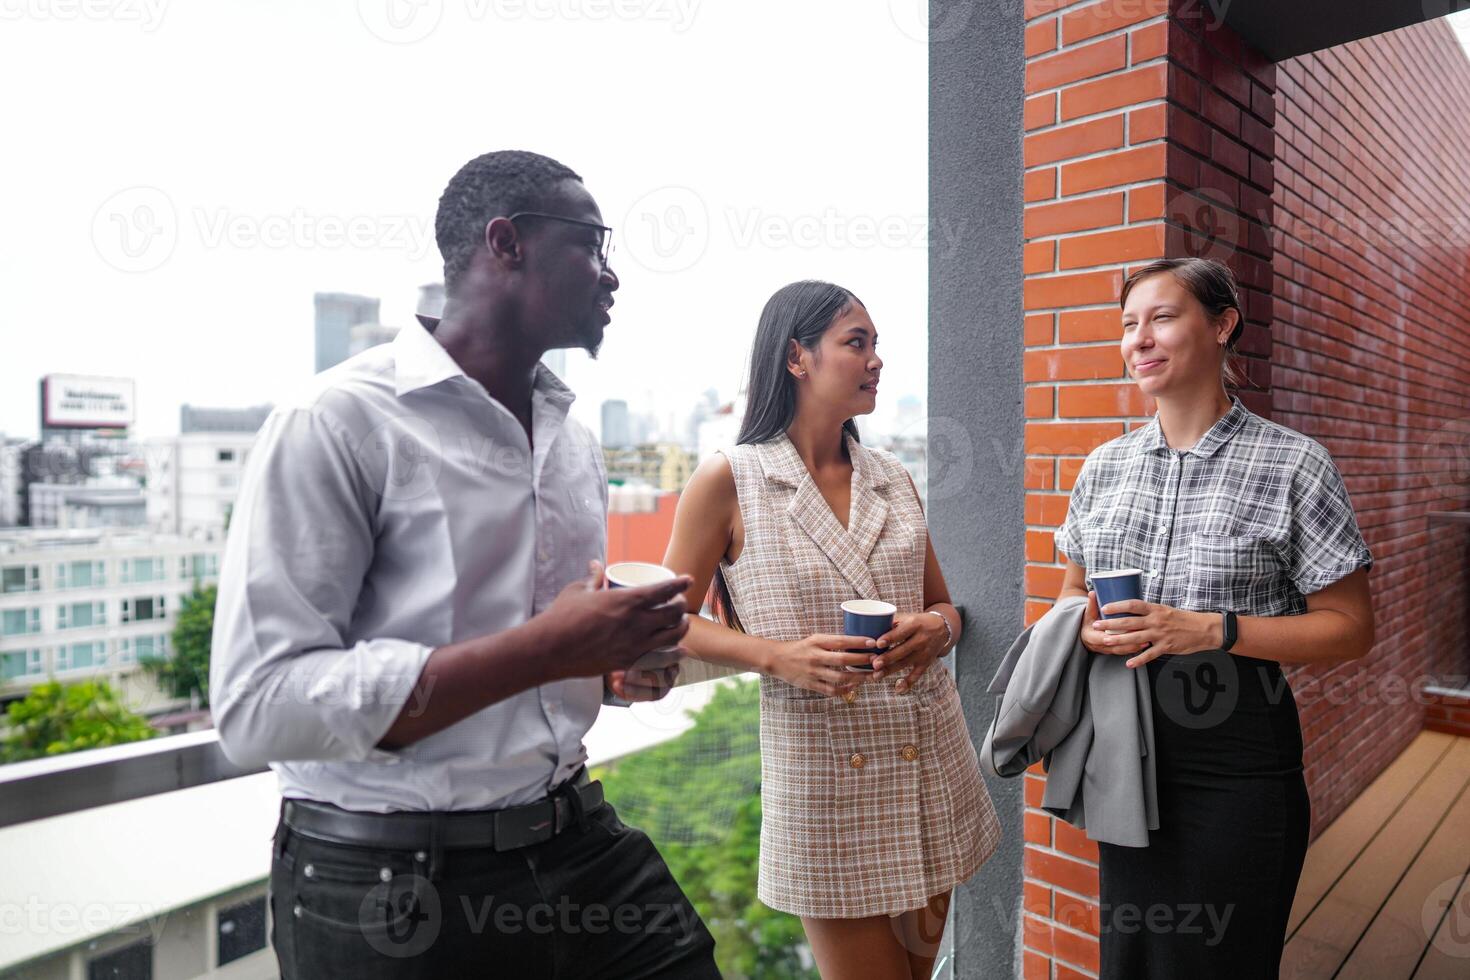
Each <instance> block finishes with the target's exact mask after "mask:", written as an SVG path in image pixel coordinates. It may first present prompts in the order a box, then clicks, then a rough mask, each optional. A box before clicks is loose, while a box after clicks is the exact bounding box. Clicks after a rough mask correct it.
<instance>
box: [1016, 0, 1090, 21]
mask: <svg viewBox="0 0 1470 980" xmlns="http://www.w3.org/2000/svg"><path fill="white" fill-rule="evenodd" d="M1081 2H1082V0H1026V8H1025V11H1026V19H1027V20H1035V19H1036V18H1037V17H1045V16H1046V15H1047V14H1054V13H1056V12H1057V11H1058V10H1065V9H1066V8H1068V7H1070V6H1072V5H1073V4H1077V3H1081Z"/></svg>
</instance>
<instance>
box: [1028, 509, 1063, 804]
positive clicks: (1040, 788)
mask: <svg viewBox="0 0 1470 980" xmlns="http://www.w3.org/2000/svg"><path fill="white" fill-rule="evenodd" d="M1062 499H1063V500H1065V499H1066V498H1065V497H1063V498H1062ZM1021 778H1023V779H1025V780H1026V782H1025V785H1024V786H1023V787H1022V795H1023V796H1025V798H1026V805H1027V806H1034V807H1040V806H1041V797H1042V794H1043V793H1045V792H1046V781H1045V780H1042V779H1039V778H1038V777H1036V776H1032V775H1029V774H1028V775H1026V776H1023V777H1021Z"/></svg>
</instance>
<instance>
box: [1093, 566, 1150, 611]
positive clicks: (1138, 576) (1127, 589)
mask: <svg viewBox="0 0 1470 980" xmlns="http://www.w3.org/2000/svg"><path fill="white" fill-rule="evenodd" d="M1089 578H1091V579H1092V588H1093V590H1094V591H1096V592H1097V608H1098V609H1099V610H1101V609H1102V607H1103V606H1106V605H1107V604H1108V603H1111V602H1122V601H1123V600H1124V599H1142V598H1143V569H1141V568H1122V569H1119V570H1118V571H1116V572H1095V573H1093V574H1092V575H1090V576H1089ZM1132 615H1133V613H1103V614H1102V617H1103V619H1118V618H1120V617H1124V616H1132Z"/></svg>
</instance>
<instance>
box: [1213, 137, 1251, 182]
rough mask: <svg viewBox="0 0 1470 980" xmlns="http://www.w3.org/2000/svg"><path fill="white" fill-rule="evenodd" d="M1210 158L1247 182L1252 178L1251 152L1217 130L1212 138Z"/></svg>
mask: <svg viewBox="0 0 1470 980" xmlns="http://www.w3.org/2000/svg"><path fill="white" fill-rule="evenodd" d="M1210 157H1211V159H1213V160H1214V161H1215V162H1216V163H1217V164H1219V165H1220V166H1221V167H1223V168H1224V169H1225V170H1228V171H1229V172H1230V173H1233V174H1234V175H1235V176H1237V177H1243V178H1245V179H1246V180H1249V179H1250V176H1251V152H1250V150H1247V149H1246V148H1245V146H1244V145H1243V144H1241V143H1237V142H1236V141H1235V140H1233V139H1231V138H1230V137H1228V136H1226V135H1225V134H1224V133H1222V132H1220V131H1218V130H1216V131H1215V132H1214V133H1212V134H1211V137H1210Z"/></svg>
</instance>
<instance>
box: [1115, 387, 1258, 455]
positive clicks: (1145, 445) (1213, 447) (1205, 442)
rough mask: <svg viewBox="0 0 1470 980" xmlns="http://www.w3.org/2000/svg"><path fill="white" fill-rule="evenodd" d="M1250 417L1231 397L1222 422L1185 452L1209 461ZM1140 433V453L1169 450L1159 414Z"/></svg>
mask: <svg viewBox="0 0 1470 980" xmlns="http://www.w3.org/2000/svg"><path fill="white" fill-rule="evenodd" d="M1249 416H1250V410H1249V409H1247V408H1246V407H1245V405H1243V404H1241V401H1240V399H1239V398H1236V397H1235V396H1234V395H1232V396H1231V397H1230V411H1228V412H1226V413H1225V414H1224V415H1223V416H1222V417H1221V418H1220V421H1218V422H1216V423H1215V424H1214V425H1212V426H1210V429H1209V431H1208V432H1206V433H1205V434H1204V435H1203V436H1200V440H1199V442H1197V443H1195V444H1194V445H1193V446H1191V447H1190V448H1188V449H1186V450H1184V452H1187V453H1192V454H1194V455H1195V456H1198V457H1199V458H1201V459H1209V458H1210V457H1211V456H1213V455H1215V452H1216V451H1217V450H1218V449H1219V448H1220V447H1221V446H1223V445H1225V444H1226V443H1227V442H1229V441H1230V440H1231V438H1232V437H1233V436H1234V435H1235V434H1236V433H1237V432H1239V431H1240V429H1241V426H1243V425H1245V420H1246V419H1247V418H1248V417H1249ZM1139 432H1140V435H1139V437H1138V444H1137V451H1138V452H1140V453H1153V452H1158V451H1159V450H1162V449H1168V448H1169V443H1168V442H1166V441H1165V439H1164V429H1163V426H1162V425H1160V424H1159V417H1158V415H1157V414H1155V415H1154V417H1153V418H1152V419H1151V420H1150V421H1149V423H1148V425H1146V426H1144V427H1143V428H1142V429H1141V430H1139Z"/></svg>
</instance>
